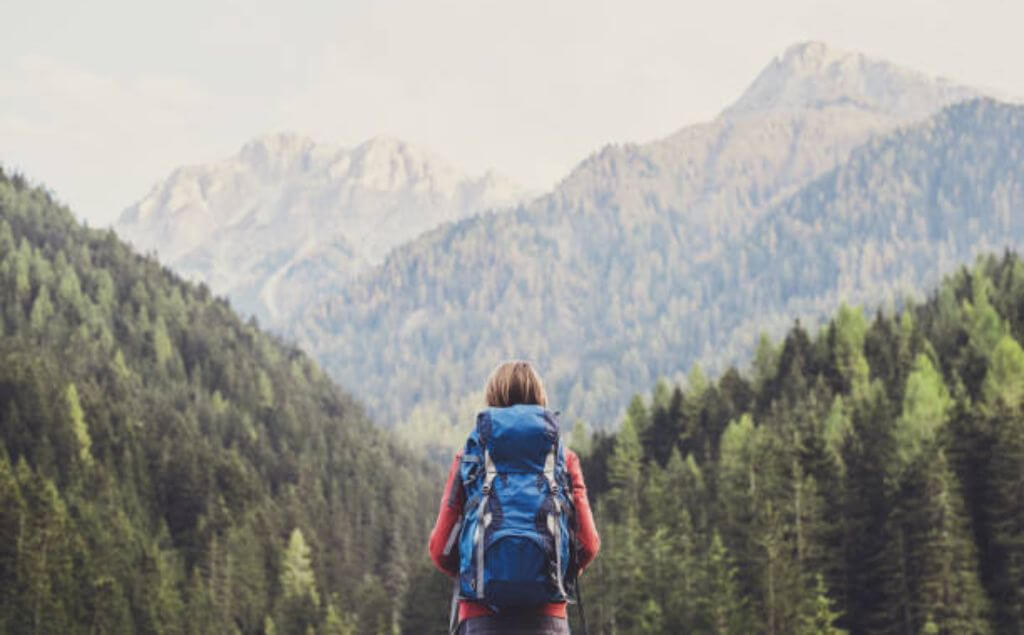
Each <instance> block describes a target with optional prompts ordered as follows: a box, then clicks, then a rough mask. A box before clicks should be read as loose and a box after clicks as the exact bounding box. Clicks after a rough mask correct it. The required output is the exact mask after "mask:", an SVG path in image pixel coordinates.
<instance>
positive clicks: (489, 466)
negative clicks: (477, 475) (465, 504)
mask: <svg viewBox="0 0 1024 635" xmlns="http://www.w3.org/2000/svg"><path fill="white" fill-rule="evenodd" d="M497 475H498V470H497V468H495V466H494V461H492V460H491V450H490V449H489V448H487V447H486V446H484V484H483V487H482V488H481V490H480V504H479V506H478V507H477V523H476V535H475V536H473V545H474V547H475V548H476V588H475V590H476V596H477V597H478V598H483V597H484V535H485V531H486V529H487V526H488V525H490V524H491V514H490V513H488V512H487V502H488V501H489V500H490V498H491V486H492V484H493V483H494V478H495V477H496V476H497Z"/></svg>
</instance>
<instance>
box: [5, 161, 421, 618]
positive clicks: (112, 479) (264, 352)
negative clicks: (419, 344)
mask: <svg viewBox="0 0 1024 635" xmlns="http://www.w3.org/2000/svg"><path fill="white" fill-rule="evenodd" d="M396 466H401V467H400V468H396ZM429 476H430V471H429V469H428V468H427V467H426V466H425V465H423V464H422V463H420V462H418V461H417V460H416V459H414V458H413V457H412V456H410V455H409V454H407V453H406V452H405V451H403V450H402V449H400V448H399V447H397V446H396V444H395V443H394V442H393V440H391V438H390V437H389V436H388V435H386V434H385V433H382V432H381V431H380V430H379V429H378V428H376V427H375V426H373V425H372V424H371V423H370V422H369V421H368V420H367V419H366V417H365V416H364V415H363V414H362V411H361V408H360V407H359V406H357V405H356V404H355V403H354V402H353V400H352V399H351V398H350V397H349V396H347V395H345V394H343V393H342V392H341V391H340V390H339V389H337V388H336V387H335V385H334V384H333V383H332V382H331V381H330V380H329V379H328V378H327V376H326V375H324V374H323V373H322V372H321V371H320V370H319V369H318V368H317V366H316V365H315V364H314V363H313V362H312V361H311V360H310V359H309V358H308V357H306V356H305V355H303V354H302V353H301V352H299V351H298V350H296V349H294V348H292V347H289V346H286V345H284V344H282V343H281V342H280V341H278V340H276V339H275V338H272V337H270V336H268V335H266V334H264V333H262V332H260V331H259V330H258V329H257V328H255V327H254V326H252V325H251V324H244V323H243V322H242V321H241V320H240V319H239V318H238V317H237V316H236V315H235V314H234V313H233V312H232V311H231V310H230V309H229V308H228V306H227V304H226V303H225V302H224V301H222V300H217V299H214V298H213V297H211V295H210V293H209V291H208V289H207V288H206V287H205V286H201V285H193V284H188V283H184V282H182V281H181V280H180V279H179V278H178V277H177V276H176V275H174V274H172V273H171V272H169V271H168V270H167V269H165V268H163V267H161V266H160V265H159V264H157V263H156V262H155V261H153V260H151V259H147V258H142V257H139V256H137V255H135V254H134V253H132V252H131V251H130V250H129V249H128V247H127V246H126V245H125V244H123V243H121V242H120V241H119V240H118V239H117V238H116V237H115V236H114V234H113V232H109V231H97V230H91V229H87V228H84V227H82V226H80V225H78V224H77V223H76V222H75V221H74V218H73V216H72V215H71V213H70V212H69V211H68V210H67V209H65V208H62V207H60V206H58V205H57V204H56V203H55V202H54V201H53V200H52V199H51V198H50V196H49V195H48V194H47V193H46V192H45V191H44V190H43V189H41V188H38V189H37V188H32V187H29V186H28V185H27V184H26V183H25V181H24V180H23V179H21V178H20V177H8V176H6V175H4V174H3V172H2V171H0V587H2V588H3V593H2V594H0V596H2V597H0V632H19V633H22V632H25V633H28V632H39V633H44V632H45V633H79V632H80V633H87V632H88V633H95V632H125V633H131V632H139V633H156V632H160V633H185V632H190V633H199V632H204V633H206V632H208V633H227V632H243V633H260V632H265V631H264V629H267V630H269V629H271V628H273V624H275V623H276V629H277V631H276V632H278V633H305V632H307V627H308V628H311V629H312V628H315V629H316V630H317V632H323V631H324V630H329V629H331V628H333V629H334V630H333V631H331V632H340V631H339V629H343V627H344V626H345V624H349V625H350V626H352V628H353V629H355V628H358V630H359V632H378V631H381V630H386V631H388V632H390V630H391V624H392V622H393V615H394V614H395V612H396V611H397V607H398V603H399V602H400V599H401V597H402V596H403V594H404V591H405V582H404V581H405V579H406V576H407V575H408V573H409V572H410V571H411V570H412V569H413V566H412V564H413V563H415V562H420V561H424V560H425V558H424V557H423V555H422V549H423V547H422V545H423V544H424V542H425V540H426V532H427V529H428V526H427V524H426V523H428V522H429V521H430V518H431V513H432V511H433V509H432V507H433V505H432V504H429V503H427V502H426V501H429V500H430V499H431V498H432V496H433V491H432V488H429V487H426V486H425V485H424V484H425V483H429V482H430V481H431V480H432V479H431V478H429ZM436 476H437V478H438V479H439V478H440V477H441V475H440V474H437V475H436ZM322 627H324V628H323V629H322Z"/></svg>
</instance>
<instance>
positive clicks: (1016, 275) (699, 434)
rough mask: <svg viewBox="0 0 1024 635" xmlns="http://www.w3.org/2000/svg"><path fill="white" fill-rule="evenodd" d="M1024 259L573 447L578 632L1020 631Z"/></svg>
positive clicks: (649, 406)
mask: <svg viewBox="0 0 1024 635" xmlns="http://www.w3.org/2000/svg"><path fill="white" fill-rule="evenodd" d="M1022 342H1024V262H1022V261H1021V260H1020V258H1018V257H1017V256H1014V255H1009V254H1008V255H1005V256H1003V257H995V256H989V257H986V258H984V259H982V260H980V261H979V263H978V264H977V266H975V267H974V268H973V269H970V270H968V269H962V270H960V271H959V272H957V273H956V274H955V275H953V276H952V277H950V278H949V279H947V280H946V281H945V282H944V283H943V284H942V285H941V287H940V288H939V289H938V291H936V292H935V293H933V294H932V295H931V296H930V297H929V298H928V299H927V301H924V302H922V303H920V304H916V305H913V306H910V307H907V308H905V309H904V310H903V311H902V312H899V313H892V312H879V313H877V314H875V315H874V316H872V317H870V318H865V316H864V314H863V313H861V312H860V311H859V310H856V309H851V308H848V307H846V306H844V307H843V308H841V309H840V310H839V311H838V313H836V314H834V317H833V318H832V319H831V321H829V322H828V323H827V324H826V325H825V326H824V327H823V328H821V330H819V331H816V332H813V333H809V332H808V331H807V330H805V329H804V328H803V327H801V326H800V324H799V323H798V324H796V325H795V326H793V327H792V328H791V329H790V330H789V332H788V334H787V335H786V337H785V338H784V339H783V340H782V341H780V342H771V341H769V340H767V339H764V340H762V342H761V344H760V346H759V347H758V351H757V355H756V357H755V358H754V360H753V363H752V364H751V367H750V369H749V371H748V372H746V373H739V372H737V371H736V370H733V369H730V370H728V371H726V372H725V373H723V374H721V375H720V376H719V377H718V378H717V379H714V380H708V379H707V378H705V376H704V375H703V373H702V372H701V371H700V370H699V368H696V369H694V370H693V371H692V372H691V375H690V378H689V381H688V386H687V387H686V389H685V390H683V389H680V388H678V387H677V388H674V389H673V388H670V387H669V386H668V384H665V383H660V384H658V385H657V387H656V388H655V390H654V391H653V394H652V396H651V397H650V398H647V399H643V398H641V397H636V398H634V400H633V402H632V404H631V405H630V407H629V409H628V413H627V415H626V417H625V419H624V420H623V422H622V425H621V428H620V429H619V431H618V433H617V434H616V435H614V436H609V435H607V434H604V433H598V434H596V435H594V436H592V437H588V436H586V435H581V434H579V433H576V434H574V437H575V439H576V441H575V445H576V446H577V449H578V451H579V452H580V453H581V454H582V455H583V456H584V463H583V467H584V472H585V474H586V476H587V481H588V484H589V486H590V493H591V497H592V499H596V500H597V513H596V517H597V518H598V523H599V527H600V529H601V533H602V538H603V552H602V555H601V557H599V558H598V559H597V561H596V562H595V564H594V566H593V567H592V569H591V570H590V571H589V572H587V574H586V576H585V577H584V590H585V592H586V596H585V600H586V606H587V610H588V622H589V624H588V625H589V626H590V631H591V632H592V633H595V632H596V633H638V634H639V633H686V632H700V633H736V634H740V633H772V634H782V633H839V632H842V631H843V630H845V631H848V632H850V633H854V634H858V633H900V634H906V635H917V634H919V633H949V634H961V633H1021V632H1024V543H1022V542H1021V536H1022V535H1024V505H1022V504H1021V500H1022V497H1024V478H1022V474H1024V350H1022V348H1021V343H1022Z"/></svg>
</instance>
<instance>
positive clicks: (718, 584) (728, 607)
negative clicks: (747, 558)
mask: <svg viewBox="0 0 1024 635" xmlns="http://www.w3.org/2000/svg"><path fill="white" fill-rule="evenodd" d="M701 589H702V592H701V594H700V596H699V597H698V598H697V603H698V607H699V608H698V610H699V618H698V619H699V624H700V630H701V631H703V632H707V633H715V634H716V635H741V634H746V633H749V632H751V626H752V624H751V621H750V618H749V615H748V608H747V604H746V602H745V601H744V599H743V597H742V595H741V594H740V590H739V585H738V584H737V582H736V568H735V566H734V565H733V564H732V561H731V558H730V556H729V552H728V551H727V550H726V548H725V545H724V544H723V543H722V538H721V537H720V536H719V535H718V533H715V534H714V535H713V536H712V537H711V545H710V548H709V549H708V552H707V559H706V561H705V564H704V569H703V583H702V584H701Z"/></svg>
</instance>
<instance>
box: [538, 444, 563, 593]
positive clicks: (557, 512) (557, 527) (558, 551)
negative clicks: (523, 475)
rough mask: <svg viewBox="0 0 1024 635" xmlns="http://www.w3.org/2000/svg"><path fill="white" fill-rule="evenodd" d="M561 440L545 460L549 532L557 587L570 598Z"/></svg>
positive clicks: (549, 451)
mask: <svg viewBox="0 0 1024 635" xmlns="http://www.w3.org/2000/svg"><path fill="white" fill-rule="evenodd" d="M560 445H561V444H560V442H559V438H558V437H555V440H554V442H552V444H551V449H550V450H548V455H547V456H546V457H545V458H544V478H545V479H546V480H547V482H548V492H549V493H550V496H551V509H550V511H549V512H548V522H547V525H548V531H550V532H551V537H552V538H553V539H554V541H555V586H556V587H557V588H558V592H559V593H560V594H561V595H562V597H568V596H567V595H566V593H565V586H564V585H563V582H562V526H561V523H560V522H559V519H560V517H561V515H562V502H561V500H559V498H558V489H559V488H558V482H557V481H556V480H555V462H556V461H557V460H558V451H559V449H560V448H559V446H560Z"/></svg>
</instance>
